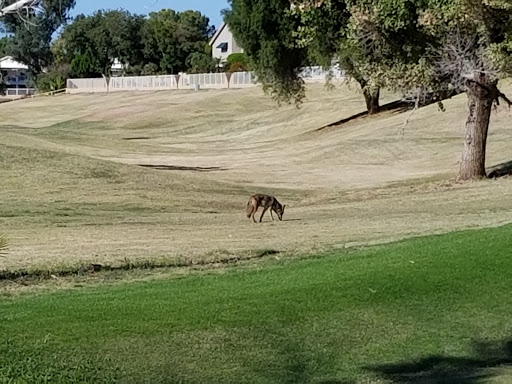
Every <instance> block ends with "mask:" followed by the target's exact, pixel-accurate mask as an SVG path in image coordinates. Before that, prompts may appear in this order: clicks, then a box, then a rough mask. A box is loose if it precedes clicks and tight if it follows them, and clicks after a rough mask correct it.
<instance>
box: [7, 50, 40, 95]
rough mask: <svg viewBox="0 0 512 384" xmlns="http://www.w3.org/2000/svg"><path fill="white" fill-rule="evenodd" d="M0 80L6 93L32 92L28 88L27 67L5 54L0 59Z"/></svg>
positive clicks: (22, 93) (21, 93)
mask: <svg viewBox="0 0 512 384" xmlns="http://www.w3.org/2000/svg"><path fill="white" fill-rule="evenodd" d="M0 73H1V78H0V79H1V82H2V83H3V84H4V87H5V93H6V94H7V95H16V96H17V95H25V94H28V93H32V91H33V90H29V88H28V81H29V78H28V67H27V66H26V65H25V64H22V63H20V62H18V61H16V60H14V59H13V58H12V56H5V57H2V58H1V59H0Z"/></svg>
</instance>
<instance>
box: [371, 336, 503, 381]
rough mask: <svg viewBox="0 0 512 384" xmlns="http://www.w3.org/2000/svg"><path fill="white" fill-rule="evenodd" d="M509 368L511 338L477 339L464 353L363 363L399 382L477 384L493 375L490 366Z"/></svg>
mask: <svg viewBox="0 0 512 384" xmlns="http://www.w3.org/2000/svg"><path fill="white" fill-rule="evenodd" d="M507 366H510V367H511V368H512V339H511V340H506V341H500V342H494V343H493V342H486V341H478V342H475V343H474V344H473V353H472V355H471V356H468V357H455V356H441V355H433V356H427V357H425V358H422V359H419V360H414V361H411V362H402V363H396V364H386V365H379V366H373V367H366V369H368V370H371V371H373V372H375V373H376V374H378V375H379V376H380V377H381V378H382V379H385V380H390V381H392V382H393V383H400V384H412V383H415V384H417V383H420V384H448V383H450V384H452V383H453V384H455V383H458V384H477V383H480V382H482V381H483V380H486V379H490V378H491V377H493V376H494V373H493V372H492V369H493V368H503V367H507Z"/></svg>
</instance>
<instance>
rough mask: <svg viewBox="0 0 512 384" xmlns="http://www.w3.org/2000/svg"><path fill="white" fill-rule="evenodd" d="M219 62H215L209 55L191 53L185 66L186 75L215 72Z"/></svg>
mask: <svg viewBox="0 0 512 384" xmlns="http://www.w3.org/2000/svg"><path fill="white" fill-rule="evenodd" d="M219 64H220V63H219V61H218V60H215V59H214V58H213V57H212V55H211V53H210V54H209V53H206V52H192V53H191V54H190V55H188V58H187V66H188V70H187V72H188V73H210V72H216V71H217V69H218V67H219Z"/></svg>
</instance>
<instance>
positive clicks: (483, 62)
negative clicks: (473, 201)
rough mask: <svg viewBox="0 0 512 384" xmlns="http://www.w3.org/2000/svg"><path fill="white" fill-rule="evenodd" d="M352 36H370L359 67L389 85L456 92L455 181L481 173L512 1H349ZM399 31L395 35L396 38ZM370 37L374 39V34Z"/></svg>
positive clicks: (503, 71)
mask: <svg viewBox="0 0 512 384" xmlns="http://www.w3.org/2000/svg"><path fill="white" fill-rule="evenodd" d="M352 6H353V8H354V12H353V16H352V22H353V25H354V29H353V30H354V33H353V36H354V41H355V43H356V44H359V45H361V46H364V45H365V44H367V41H368V36H371V38H372V39H374V40H375V39H376V41H378V44H379V45H380V47H381V48H380V50H381V51H382V52H383V58H382V60H379V61H376V60H368V62H367V65H366V66H367V68H366V69H367V71H369V72H373V74H374V77H378V78H380V79H382V80H383V81H385V82H387V84H388V85H389V86H391V87H394V88H395V89H400V90H410V91H415V92H417V93H418V95H420V94H421V93H423V94H424V93H429V94H432V93H434V94H435V93H442V92H445V91H446V90H455V91H464V92H466V93H467V96H468V107H469V108H468V116H467V120H466V134H465V140H464V150H463V154H462V158H461V163H460V171H459V178H460V179H462V180H468V179H473V178H481V177H485V176H486V170H485V158H486V144H487V135H488V130H489V122H490V119H491V111H492V107H493V104H494V103H497V102H498V101H499V99H500V98H501V99H503V100H505V101H506V102H508V103H509V104H510V102H509V101H508V99H507V98H506V97H505V95H503V94H502V93H501V92H500V91H499V89H498V82H499V81H500V79H503V78H505V77H508V76H510V75H512V0H456V1H453V0H422V1H412V0H379V1H372V2H370V1H368V0H353V5H352ZM397 36H400V38H399V39H397V38H396V37H397ZM376 37H377V38H376Z"/></svg>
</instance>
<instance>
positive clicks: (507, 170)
mask: <svg viewBox="0 0 512 384" xmlns="http://www.w3.org/2000/svg"><path fill="white" fill-rule="evenodd" d="M510 175H512V161H507V162H505V163H501V164H498V165H495V166H494V167H491V168H489V171H488V172H487V177H488V178H489V179H497V178H500V177H505V176H510Z"/></svg>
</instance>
